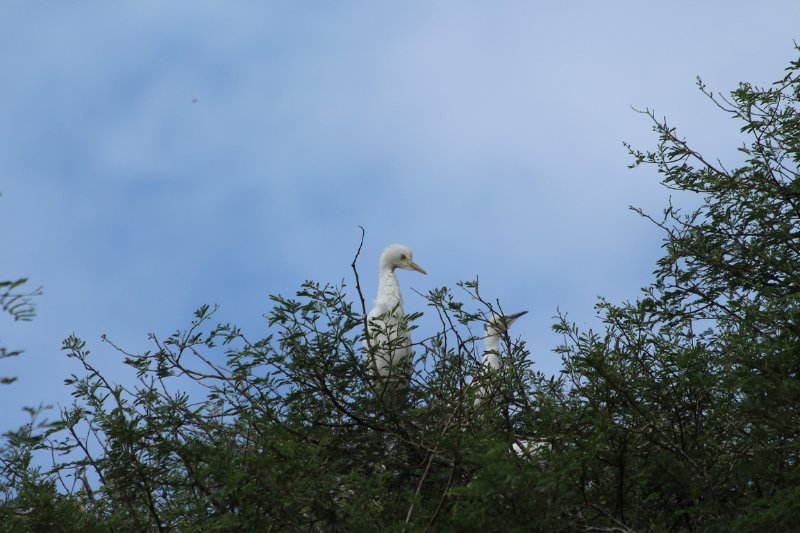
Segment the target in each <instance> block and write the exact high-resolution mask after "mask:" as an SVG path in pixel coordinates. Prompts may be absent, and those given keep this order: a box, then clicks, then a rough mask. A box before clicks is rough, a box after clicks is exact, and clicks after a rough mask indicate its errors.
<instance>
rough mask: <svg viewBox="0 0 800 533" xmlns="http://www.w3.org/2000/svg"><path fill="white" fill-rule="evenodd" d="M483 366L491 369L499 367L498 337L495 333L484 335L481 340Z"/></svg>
mask: <svg viewBox="0 0 800 533" xmlns="http://www.w3.org/2000/svg"><path fill="white" fill-rule="evenodd" d="M483 347H484V355H483V364H484V365H489V366H491V367H492V368H499V367H500V336H499V335H498V334H497V333H492V334H490V335H486V337H484V338H483Z"/></svg>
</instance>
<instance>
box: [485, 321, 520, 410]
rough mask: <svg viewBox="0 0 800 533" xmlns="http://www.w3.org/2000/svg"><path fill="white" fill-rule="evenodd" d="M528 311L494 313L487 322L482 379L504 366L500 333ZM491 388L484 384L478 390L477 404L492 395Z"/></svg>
mask: <svg viewBox="0 0 800 533" xmlns="http://www.w3.org/2000/svg"><path fill="white" fill-rule="evenodd" d="M526 313H527V311H520V312H519V313H514V314H513V315H493V316H492V318H490V319H489V320H488V321H487V322H486V334H485V336H484V337H483V346H484V349H483V366H482V371H481V374H482V376H481V377H480V379H490V378H491V373H492V372H497V371H498V370H499V369H500V367H501V366H502V362H501V357H502V355H501V354H500V335H503V334H504V333H506V332H507V331H508V327H509V326H510V325H511V324H512V323H513V322H514V321H516V320H517V319H518V318H519V317H521V316H522V315H524V314H526ZM491 395H492V394H491V390H489V387H488V386H483V387H481V388H480V389H479V390H478V394H477V395H476V397H475V406H476V407H477V406H478V405H480V404H481V401H482V400H483V399H484V398H486V397H490V396H491Z"/></svg>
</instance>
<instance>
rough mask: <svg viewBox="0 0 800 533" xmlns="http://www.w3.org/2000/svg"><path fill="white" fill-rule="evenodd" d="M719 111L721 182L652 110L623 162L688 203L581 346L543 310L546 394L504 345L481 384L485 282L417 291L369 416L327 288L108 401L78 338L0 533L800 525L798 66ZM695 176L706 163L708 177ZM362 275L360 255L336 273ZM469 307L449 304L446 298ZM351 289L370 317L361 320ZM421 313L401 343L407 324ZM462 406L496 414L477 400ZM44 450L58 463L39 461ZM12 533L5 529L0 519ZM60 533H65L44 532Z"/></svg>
mask: <svg viewBox="0 0 800 533" xmlns="http://www.w3.org/2000/svg"><path fill="white" fill-rule="evenodd" d="M700 88H701V90H702V91H703V92H705V93H706V94H707V95H708V96H709V98H711V100H712V102H715V103H716V104H717V105H718V106H719V107H720V108H721V109H722V110H723V111H724V112H726V113H728V114H730V115H731V116H732V117H733V118H735V119H737V120H739V121H740V123H741V130H742V132H743V133H744V134H746V135H749V136H750V138H751V143H750V144H749V145H745V146H743V147H741V148H740V152H741V153H742V154H743V156H744V162H743V163H742V164H741V165H740V166H739V167H738V168H736V169H734V170H730V171H729V170H727V169H726V168H725V167H724V166H723V164H722V163H720V162H718V161H716V159H710V158H707V157H704V156H703V155H701V154H700V153H698V152H696V151H695V150H693V149H692V148H691V147H690V145H689V144H688V143H687V142H686V141H684V140H683V139H682V138H681V137H679V136H678V134H677V133H676V130H675V129H674V128H672V127H671V126H669V125H668V124H667V123H666V122H662V121H658V120H656V118H655V114H654V113H653V112H651V111H645V114H647V115H648V116H649V117H650V118H651V119H652V121H653V123H654V129H655V131H656V133H657V134H658V136H659V142H658V145H657V148H656V149H655V150H654V151H650V152H641V151H638V150H634V149H632V148H631V149H630V150H631V154H632V156H633V157H634V163H633V166H638V165H653V166H654V167H655V169H656V170H657V171H658V172H659V173H660V174H661V175H662V177H663V182H664V184H665V186H667V187H669V188H672V189H676V190H680V191H691V192H694V193H696V194H697V195H698V199H699V206H700V207H699V208H697V209H695V210H694V211H691V212H689V213H683V212H682V211H681V210H679V209H678V208H676V207H674V206H672V205H670V206H668V207H667V208H666V209H665V210H664V213H663V217H659V218H653V217H651V216H649V215H646V214H645V213H643V212H641V211H639V212H640V213H641V214H642V215H643V216H645V217H647V218H649V219H650V220H652V221H653V222H655V223H656V224H657V225H659V226H660V227H661V228H663V230H664V232H665V242H664V249H665V254H664V257H663V258H662V259H661V260H659V262H658V264H657V270H656V272H655V278H654V280H653V282H652V284H651V285H650V286H648V287H646V288H644V289H643V292H642V294H641V295H640V297H639V298H637V299H635V300H633V301H629V302H623V303H619V304H615V303H612V302H609V301H607V300H604V299H601V300H600V301H599V302H598V304H597V306H596V311H597V315H598V317H599V319H600V320H601V324H602V327H601V328H600V330H599V331H592V330H589V331H583V330H581V329H579V328H577V327H576V326H575V325H574V324H572V323H570V321H569V320H568V319H567V317H566V316H563V315H560V316H559V317H558V319H557V320H558V321H557V323H556V324H555V326H554V328H555V330H556V331H557V332H559V333H560V334H562V335H563V339H564V341H563V343H562V344H561V346H559V347H558V348H557V349H556V351H557V353H559V354H560V355H561V357H562V359H563V372H562V374H561V375H560V376H557V377H556V376H553V377H547V376H544V375H542V374H541V373H540V372H537V371H536V370H535V368H534V365H533V362H532V360H531V357H530V355H531V354H530V353H529V352H528V351H527V349H526V347H525V343H524V342H522V341H519V340H514V339H512V338H511V337H509V336H508V335H507V334H505V335H504V338H503V339H502V345H503V350H502V351H503V357H502V367H501V368H500V369H499V370H498V371H494V372H493V371H488V370H487V369H486V368H485V367H484V366H483V365H482V356H483V353H482V345H481V342H480V339H481V337H482V336H483V330H484V326H485V322H486V319H487V318H488V317H490V316H491V314H493V313H495V312H498V311H501V309H500V307H499V304H492V303H490V302H489V301H487V300H486V299H484V298H483V296H482V295H481V294H480V292H479V286H478V284H477V281H474V282H466V283H463V284H461V285H460V289H459V290H460V292H458V293H454V292H453V291H451V290H449V289H447V288H442V289H436V290H433V291H431V292H430V293H429V294H428V295H427V296H426V299H427V304H428V309H427V312H428V315H429V316H431V315H433V316H434V317H436V319H437V320H438V324H439V326H440V327H439V328H438V331H436V332H434V333H432V334H430V336H428V337H426V338H421V339H420V337H421V336H422V335H421V333H420V332H421V330H422V329H423V328H419V329H417V331H416V332H415V337H416V338H417V340H418V342H417V343H416V344H415V346H414V348H415V350H414V352H415V361H414V365H413V371H412V374H411V378H412V379H411V385H410V390H409V401H408V406H407V407H406V408H405V409H402V410H400V409H390V408H387V407H386V406H385V404H384V403H383V402H382V400H381V399H380V396H381V394H380V393H379V392H380V391H376V390H374V386H375V385H374V383H373V382H372V381H371V380H370V378H369V372H368V369H367V368H366V364H365V363H364V360H363V352H364V349H363V340H364V338H365V333H366V328H367V324H366V320H365V316H366V310H365V309H364V307H363V301H364V299H363V296H362V295H361V291H360V288H359V286H358V277H357V276H356V287H355V294H354V293H351V294H348V293H347V292H346V291H347V288H346V287H344V286H343V285H335V286H332V285H320V284H317V283H313V282H307V283H305V284H304V285H303V286H302V287H301V289H300V290H299V291H298V292H297V294H296V295H295V296H294V297H293V298H286V297H282V296H274V297H272V304H273V308H272V310H271V312H270V313H269V315H268V316H267V317H266V318H267V322H266V328H267V330H266V332H265V336H264V337H263V338H260V339H258V340H251V339H250V338H249V337H248V336H246V335H245V334H244V333H243V332H242V331H240V330H239V329H238V328H236V327H234V326H231V325H229V324H221V325H213V316H214V311H215V309H213V308H210V307H208V306H204V307H202V308H201V309H199V310H198V311H197V313H196V314H195V317H194V320H193V322H192V323H191V325H190V327H189V328H188V329H187V330H185V331H176V332H175V333H174V334H173V335H171V336H169V337H167V338H165V339H160V338H157V337H156V336H151V341H152V349H151V350H150V351H147V352H145V353H140V354H130V353H126V352H124V351H123V350H121V349H120V348H117V347H116V346H114V345H113V344H111V343H110V341H107V342H109V344H110V345H111V346H112V348H114V349H116V350H118V351H119V353H121V354H123V356H124V359H125V362H126V364H127V365H129V366H131V367H132V368H133V369H135V371H136V373H137V381H136V382H135V383H134V384H131V385H130V386H129V387H123V386H121V385H118V384H115V383H112V382H110V381H109V380H108V379H107V378H106V377H104V376H103V374H102V373H100V372H99V371H98V370H97V369H96V368H95V367H94V365H93V363H92V358H91V357H90V354H89V352H88V351H87V350H86V346H85V344H84V343H83V341H81V340H80V339H78V338H75V337H70V338H69V339H67V340H66V341H65V343H64V350H65V352H66V353H67V355H68V356H69V357H70V358H72V359H74V360H75V361H76V363H77V364H78V366H79V367H80V371H79V372H76V373H75V374H74V375H72V376H71V377H70V378H68V379H67V383H68V384H69V385H71V386H72V388H73V395H74V402H73V404H72V405H70V406H67V407H65V408H63V410H62V412H61V417H60V418H61V421H60V422H59V423H57V424H54V425H46V426H41V425H39V426H34V424H33V422H32V423H31V424H30V425H29V426H27V428H26V429H24V430H23V431H20V432H17V433H15V434H9V435H8V436H7V438H8V441H7V445H6V447H5V448H3V453H2V456H1V457H2V461H3V465H4V466H3V474H2V478H0V480H1V483H0V487H2V490H3V492H4V495H5V499H4V502H5V503H3V504H0V520H2V523H3V527H4V528H6V530H9V531H16V530H19V531H25V530H37V529H53V528H56V529H58V528H61V529H64V530H70V528H74V529H77V528H80V529H81V530H92V529H97V530H112V531H155V530H158V531H196V530H202V531H231V530H241V531H337V530H343V531H426V530H444V531H448V530H457V531H579V530H593V531H598V530H599V531H696V530H699V531H760V530H768V529H774V530H791V529H793V527H794V523H793V521H794V517H795V516H797V513H798V512H799V511H800V490H798V488H797V487H798V486H800V470H799V469H798V468H799V467H798V455H800V442H799V441H798V435H799V434H800V430H799V429H798V428H800V411H798V409H797V406H798V405H800V379H799V378H800V357H799V355H800V277H798V272H800V268H798V265H800V230H798V228H800V172H798V163H799V162H800V126H799V124H800V119H798V116H800V115H799V114H798V100H799V99H800V61H798V62H794V63H792V64H791V65H790V67H789V69H788V70H787V75H786V76H785V77H784V78H783V79H782V80H780V81H779V82H778V83H776V84H775V85H773V86H772V87H770V88H766V89H762V88H757V87H753V86H750V85H747V84H742V85H741V86H740V87H739V88H738V89H737V90H736V91H734V92H733V93H732V94H731V96H730V98H723V97H719V96H715V95H714V94H712V93H710V92H708V91H707V90H706V89H705V87H704V86H703V85H702V84H701V85H700ZM712 161H713V162H712ZM354 268H355V261H354ZM458 295H460V296H462V297H463V299H464V300H466V301H461V298H459V297H458ZM355 296H358V298H357V301H360V302H362V304H361V306H360V307H357V308H354V307H353V304H352V303H351V302H352V301H353V299H354V297H355ZM420 317H421V314H420V313H416V314H411V315H409V316H407V317H406V321H407V322H406V323H405V324H404V325H403V326H404V327H407V328H409V329H414V328H415V327H416V326H417V325H418V324H419V319H420ZM479 390H484V391H491V395H490V396H486V397H482V401H480V402H476V401H475V399H476V395H477V392H478V391H479ZM44 452H47V453H51V454H52V457H53V466H52V468H50V469H48V470H46V471H39V470H37V469H35V468H33V467H32V466H31V465H32V457H34V455H35V454H37V453H44ZM6 524H7V525H6ZM58 524H61V525H58Z"/></svg>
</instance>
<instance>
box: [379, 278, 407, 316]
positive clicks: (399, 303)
mask: <svg viewBox="0 0 800 533" xmlns="http://www.w3.org/2000/svg"><path fill="white" fill-rule="evenodd" d="M378 301H379V302H381V303H383V304H384V305H385V306H386V311H387V312H389V313H392V314H393V315H396V316H403V295H402V294H401V293H400V282H399V281H397V276H396V275H395V273H394V269H393V268H388V267H382V268H381V270H380V274H379V277H378Z"/></svg>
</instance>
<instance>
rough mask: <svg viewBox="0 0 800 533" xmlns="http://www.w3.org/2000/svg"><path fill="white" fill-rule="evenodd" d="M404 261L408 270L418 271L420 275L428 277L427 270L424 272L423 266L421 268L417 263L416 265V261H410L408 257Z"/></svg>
mask: <svg viewBox="0 0 800 533" xmlns="http://www.w3.org/2000/svg"><path fill="white" fill-rule="evenodd" d="M404 261H405V263H406V264H407V265H408V268H410V269H411V270H416V271H417V272H419V273H420V274H425V275H426V276H427V275H428V273H427V272H425V270H424V269H423V268H422V267H421V266H419V265H418V264H416V263H415V262H414V261H412V260H411V259H409V258H407V257H406V258H405V259H404Z"/></svg>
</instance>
